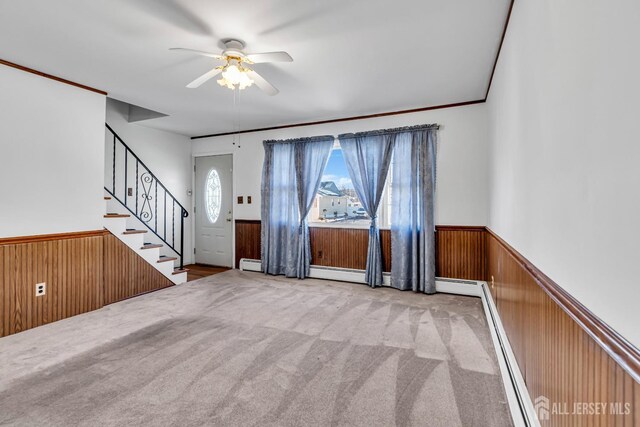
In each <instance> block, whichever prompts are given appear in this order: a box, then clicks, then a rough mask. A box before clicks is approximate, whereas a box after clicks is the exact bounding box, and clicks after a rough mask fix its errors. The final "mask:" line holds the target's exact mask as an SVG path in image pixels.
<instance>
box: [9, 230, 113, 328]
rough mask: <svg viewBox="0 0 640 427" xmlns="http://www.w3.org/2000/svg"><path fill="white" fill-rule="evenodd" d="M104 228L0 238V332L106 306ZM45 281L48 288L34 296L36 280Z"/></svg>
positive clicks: (40, 323)
mask: <svg viewBox="0 0 640 427" xmlns="http://www.w3.org/2000/svg"><path fill="white" fill-rule="evenodd" d="M103 234H104V232H103V231H92V232H89V233H74V234H73V235H58V238H48V237H46V236H42V237H40V236H31V237H28V238H27V239H26V241H27V243H19V241H20V239H19V238H13V239H11V240H10V241H9V240H8V239H7V240H5V241H4V243H0V336H7V335H11V334H15V333H17V332H21V331H24V330H27V329H31V328H35V327H36V326H40V325H44V324H47V323H50V322H54V321H56V320H60V319H64V318H67V317H71V316H75V315H77V314H80V313H86V312H88V311H92V310H96V309H98V308H100V307H102V305H103V293H102V272H103V264H102V258H103V247H102V239H103ZM9 242H11V243H9ZM43 282H44V283H46V288H45V294H44V295H42V296H38V297H36V294H35V286H36V283H43Z"/></svg>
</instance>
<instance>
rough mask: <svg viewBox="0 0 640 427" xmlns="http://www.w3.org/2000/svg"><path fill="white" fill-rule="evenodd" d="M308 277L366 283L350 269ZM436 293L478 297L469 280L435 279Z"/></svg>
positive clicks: (246, 264) (319, 270)
mask: <svg viewBox="0 0 640 427" xmlns="http://www.w3.org/2000/svg"><path fill="white" fill-rule="evenodd" d="M240 270H243V271H262V263H261V262H260V260H259V259H248V258H242V259H241V260H240ZM309 277H311V278H313V279H326V280H336V281H338V282H350V283H362V284H366V283H367V282H366V281H365V280H364V270H355V269H350V268H339V267H324V266H320V265H312V266H311V270H310V274H309ZM382 285H383V286H391V274H390V273H382ZM436 291H437V292H444V293H454V294H458V295H469V296H480V294H479V292H478V289H477V284H476V282H475V281H471V280H456V279H445V278H437V279H436Z"/></svg>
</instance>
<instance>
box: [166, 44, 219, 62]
mask: <svg viewBox="0 0 640 427" xmlns="http://www.w3.org/2000/svg"><path fill="white" fill-rule="evenodd" d="M169 50H181V51H183V52H191V53H195V54H198V55H202V56H208V57H209V58H215V59H224V56H222V55H218V54H217V53H211V52H204V51H202V50H195V49H187V48H184V47H172V48H169Z"/></svg>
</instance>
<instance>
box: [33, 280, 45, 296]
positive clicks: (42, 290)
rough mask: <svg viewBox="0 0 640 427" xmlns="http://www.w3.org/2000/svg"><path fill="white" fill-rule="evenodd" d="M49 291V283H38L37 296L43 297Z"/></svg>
mask: <svg viewBox="0 0 640 427" xmlns="http://www.w3.org/2000/svg"><path fill="white" fill-rule="evenodd" d="M46 293H47V284H46V283H44V282H43V283H36V296H37V297H41V296H43V295H44V294H46Z"/></svg>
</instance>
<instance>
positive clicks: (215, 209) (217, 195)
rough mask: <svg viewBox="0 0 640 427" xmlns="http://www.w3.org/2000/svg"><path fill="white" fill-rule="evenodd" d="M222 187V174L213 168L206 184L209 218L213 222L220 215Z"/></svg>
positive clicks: (206, 204)
mask: <svg viewBox="0 0 640 427" xmlns="http://www.w3.org/2000/svg"><path fill="white" fill-rule="evenodd" d="M221 193H222V188H221V186H220V176H219V175H218V171H217V170H215V169H211V170H210V171H209V173H208V174H207V179H206V181H205V186H204V203H205V207H206V212H207V218H208V219H209V221H210V222H211V223H215V222H216V221H218V217H219V216H220V203H221V202H222V194H221Z"/></svg>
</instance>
